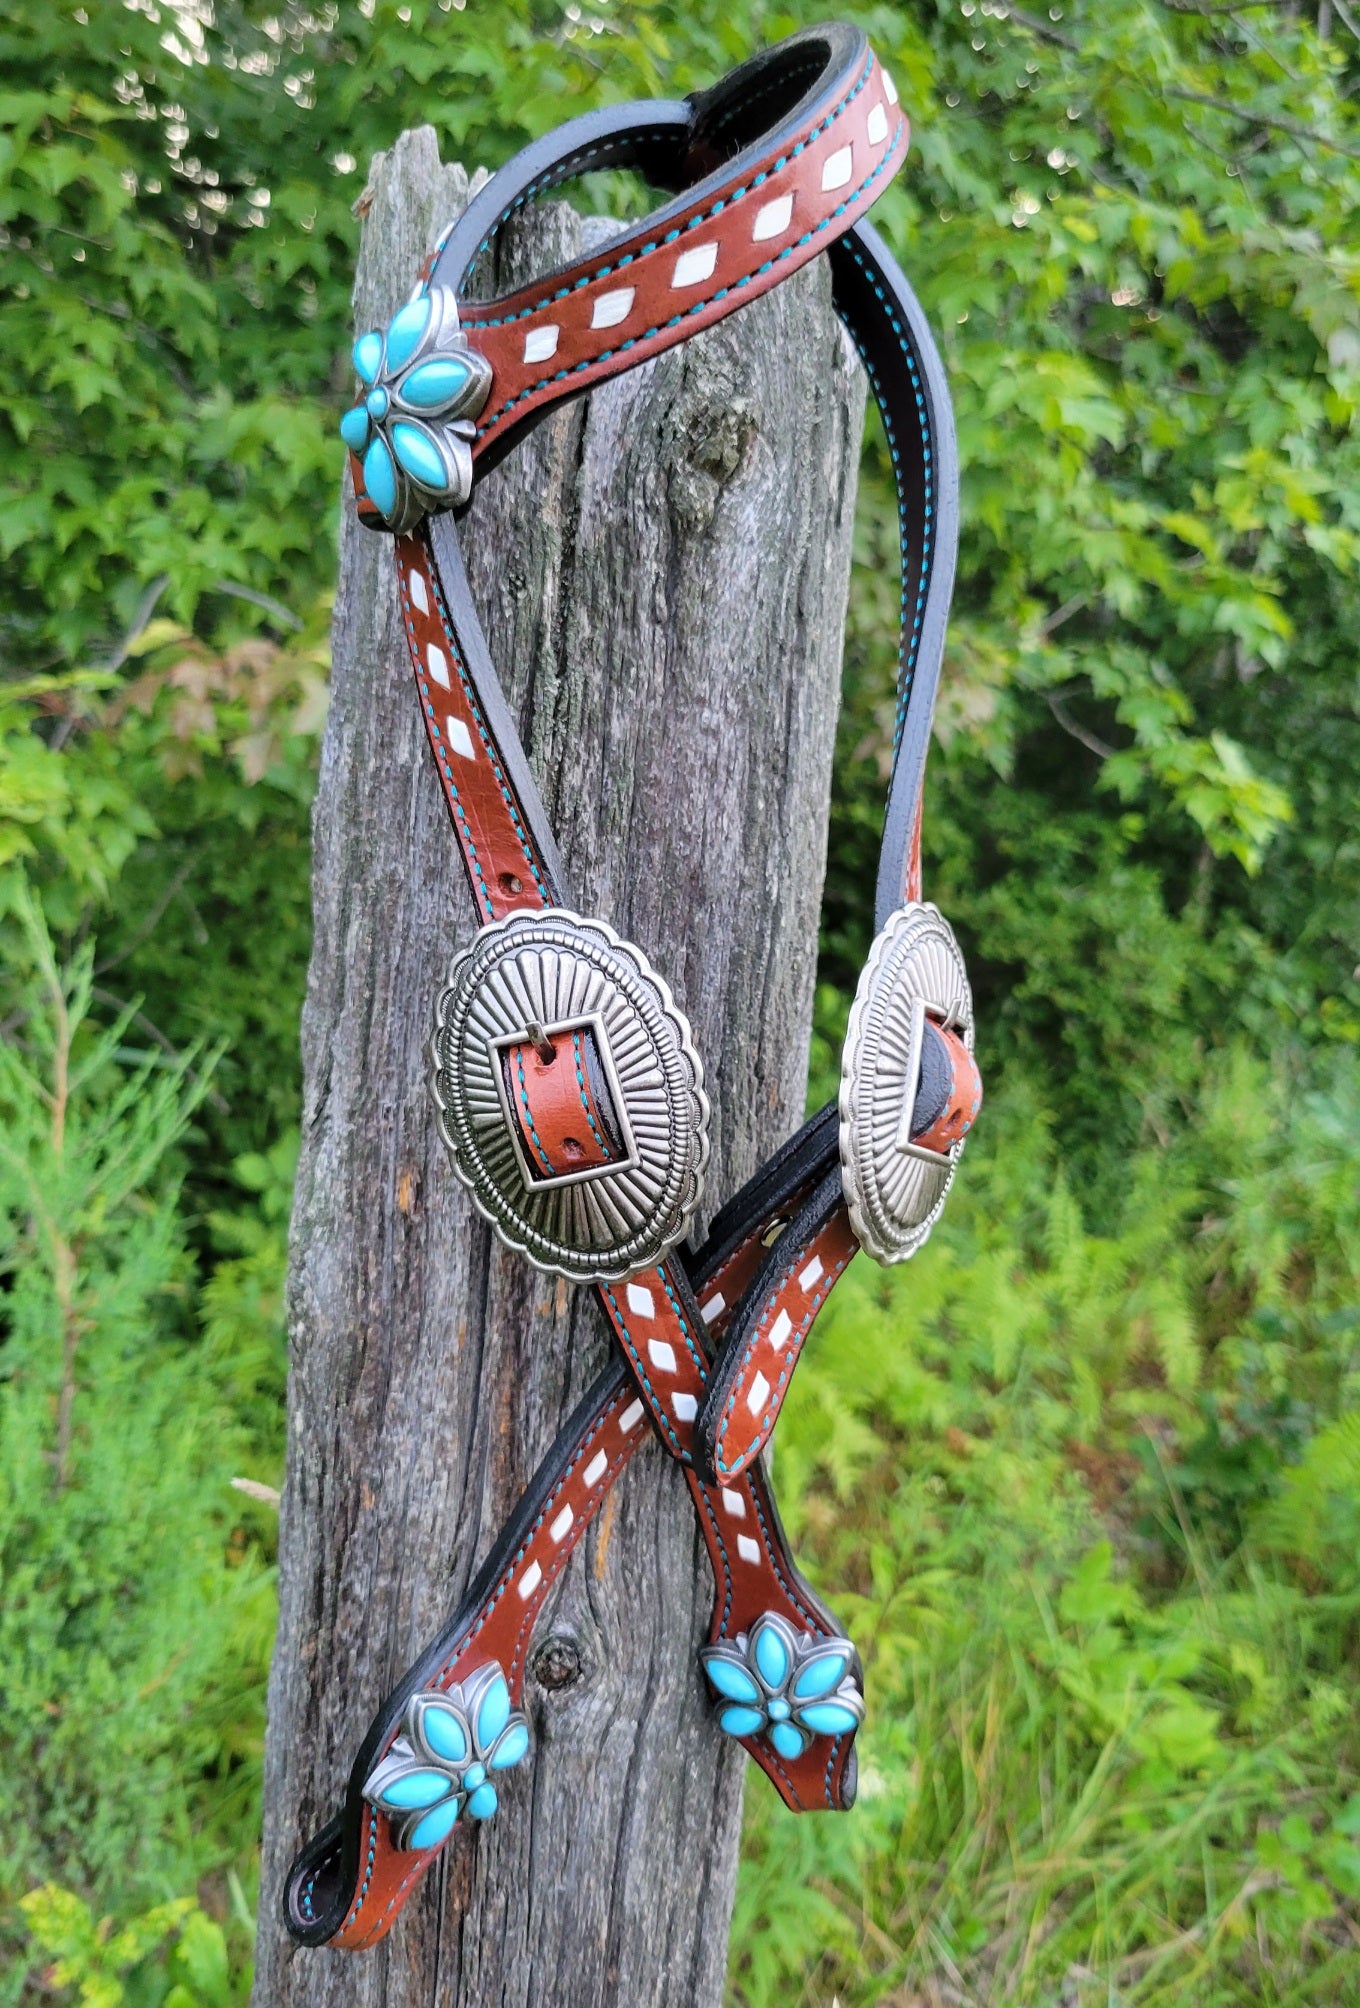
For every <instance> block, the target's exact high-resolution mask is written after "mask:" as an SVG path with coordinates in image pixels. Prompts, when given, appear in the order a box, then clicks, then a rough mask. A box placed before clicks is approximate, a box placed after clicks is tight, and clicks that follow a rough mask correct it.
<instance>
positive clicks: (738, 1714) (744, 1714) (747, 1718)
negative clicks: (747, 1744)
mask: <svg viewBox="0 0 1360 2008" xmlns="http://www.w3.org/2000/svg"><path fill="white" fill-rule="evenodd" d="M718 1727H719V1728H720V1729H725V1730H726V1731H727V1733H728V1735H729V1736H758V1735H759V1734H760V1732H761V1730H762V1729H763V1728H764V1727H765V1714H764V1710H763V1709H760V1708H724V1710H723V1711H722V1714H721V1715H720V1716H719V1717H718Z"/></svg>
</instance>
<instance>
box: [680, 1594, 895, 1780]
mask: <svg viewBox="0 0 1360 2008" xmlns="http://www.w3.org/2000/svg"><path fill="white" fill-rule="evenodd" d="M699 1658H700V1660H701V1661H702V1663H703V1669H704V1672H705V1673H706V1674H707V1675H708V1679H709V1684H710V1686H711V1687H712V1688H713V1691H714V1693H715V1694H716V1695H717V1703H716V1713H717V1717H718V1727H719V1728H720V1729H725V1730H726V1732H727V1734H728V1735H729V1736H739V1737H747V1736H765V1737H767V1738H768V1739H769V1741H770V1743H771V1744H772V1745H773V1746H774V1748H775V1749H776V1750H777V1751H778V1753H779V1755H780V1756H781V1757H787V1758H789V1759H790V1760H792V1759H793V1758H795V1757H801V1756H802V1754H803V1752H804V1751H805V1750H806V1749H807V1747H808V1745H809V1743H811V1741H812V1739H813V1737H814V1736H845V1735H848V1734H849V1733H850V1732H851V1731H852V1730H855V1729H858V1728H859V1725H860V1723H861V1722H863V1720H864V1694H863V1687H862V1678H861V1672H860V1664H859V1655H858V1653H857V1652H856V1651H855V1648H854V1647H853V1646H852V1645H851V1643H850V1641H849V1639H827V1638H821V1637H819V1636H818V1634H817V1633H816V1632H796V1631H795V1630H794V1628H793V1626H792V1625H791V1624H790V1623H789V1622H788V1620H787V1619H786V1618H781V1617H780V1616H779V1614H778V1613H777V1612H776V1611H766V1613H765V1615H764V1616H763V1617H760V1618H757V1619H756V1621H755V1623H754V1624H753V1625H752V1626H751V1629H750V1631H749V1632H738V1633H737V1636H736V1637H735V1638H734V1639H731V1640H726V1639H725V1640H723V1642H722V1643H721V1644H719V1645H706V1646H704V1648H703V1649H702V1651H701V1652H700V1654H699Z"/></svg>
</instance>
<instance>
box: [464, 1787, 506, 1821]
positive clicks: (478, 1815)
mask: <svg viewBox="0 0 1360 2008" xmlns="http://www.w3.org/2000/svg"><path fill="white" fill-rule="evenodd" d="M499 1804H500V1800H499V1799H498V1798H497V1796H496V1788H495V1786H494V1785H479V1786H478V1787H477V1789H476V1791H475V1792H474V1793H473V1795H472V1797H471V1798H470V1799H469V1800H468V1808H467V1809H468V1814H469V1816H470V1817H471V1818H472V1819H474V1820H489V1819H490V1818H491V1815H492V1814H493V1813H494V1812H495V1810H496V1808H497V1806H499Z"/></svg>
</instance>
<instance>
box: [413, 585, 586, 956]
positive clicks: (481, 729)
mask: <svg viewBox="0 0 1360 2008" xmlns="http://www.w3.org/2000/svg"><path fill="white" fill-rule="evenodd" d="M398 571H399V572H400V567H398ZM426 576H427V579H428V582H429V583H430V584H431V585H433V587H434V595H435V601H436V604H437V605H438V608H439V619H440V625H441V626H442V627H443V630H444V634H445V636H446V638H447V640H448V644H449V648H450V650H451V651H452V654H453V666H454V668H455V669H456V670H457V672H458V681H459V683H460V684H461V686H462V690H463V696H464V697H465V699H466V700H467V705H468V709H469V710H470V711H471V713H472V722H473V724H474V725H475V726H476V727H477V737H478V738H479V739H480V740H481V742H482V745H483V746H484V747H485V748H486V757H487V759H488V760H489V761H490V762H491V772H492V773H493V775H494V776H495V778H496V785H497V786H498V787H499V789H500V791H501V797H502V799H503V801H504V803H505V806H506V808H507V809H508V810H509V812H510V820H511V822H512V823H513V824H514V826H515V835H516V836H517V837H518V839H519V847H520V849H521V851H523V853H524V862H525V864H526V865H527V866H528V867H529V872H530V876H531V877H532V878H533V881H534V884H535V885H536V887H537V888H538V894H539V897H540V899H541V900H542V901H543V904H544V906H551V905H552V901H551V900H550V899H549V897H548V892H547V888H546V887H545V885H544V883H543V875H542V873H541V872H540V870H539V868H538V859H537V857H536V856H535V853H534V849H533V845H532V843H531V841H530V838H529V833H528V831H527V830H526V829H525V827H524V824H523V822H522V820H521V818H520V812H519V803H518V802H517V801H516V800H515V797H514V794H513V792H512V790H511V787H510V784H509V782H508V781H507V780H506V778H505V772H504V770H503V768H502V766H501V761H500V753H499V750H498V749H497V746H496V742H495V740H494V739H493V738H492V736H491V733H490V731H489V730H488V728H487V724H486V720H485V719H484V718H483V717H482V708H481V706H480V704H478V702H477V695H476V692H475V691H474V689H473V687H472V681H471V679H470V677H469V676H468V673H467V669H466V667H465V666H464V663H463V655H462V650H461V649H460V648H459V646H458V640H457V636H456V635H455V633H454V627H453V621H452V619H451V618H450V615H449V610H448V607H447V606H446V605H445V602H444V593H443V589H442V587H441V586H440V583H439V577H438V574H437V572H436V570H435V567H434V566H433V565H430V566H429V567H428V569H427V574H426ZM404 592H405V583H404V581H403V593H404ZM410 632H411V638H412V642H413V643H414V640H415V635H414V630H413V629H411V630H410ZM416 674H417V676H419V675H420V674H421V670H420V665H419V661H418V660H417V661H416ZM422 687H423V686H422ZM425 695H426V699H427V701H428V697H429V692H428V689H426V692H425ZM431 716H433V711H431ZM436 736H437V731H436ZM444 772H445V774H446V775H448V781H449V786H450V787H453V786H454V782H453V776H452V774H450V773H449V771H448V768H447V767H445V769H444ZM454 792H455V793H457V790H456V788H455V789H454ZM478 875H479V876H480V875H481V874H480V870H479V874H478ZM487 911H488V913H489V914H491V917H492V918H494V911H493V909H492V908H491V906H490V903H489V898H488V907H487Z"/></svg>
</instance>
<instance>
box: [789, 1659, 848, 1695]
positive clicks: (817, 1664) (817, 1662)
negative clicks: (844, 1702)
mask: <svg viewBox="0 0 1360 2008" xmlns="http://www.w3.org/2000/svg"><path fill="white" fill-rule="evenodd" d="M849 1664H850V1651H849V1648H848V1647H846V1646H834V1647H833V1648H832V1649H831V1651H830V1652H819V1653H818V1654H817V1656H816V1658H815V1659H810V1660H809V1661H808V1662H807V1664H806V1665H805V1666H804V1668H803V1670H802V1672H801V1673H800V1674H799V1676H798V1678H797V1680H795V1681H794V1683H793V1693H794V1699H795V1700H796V1701H811V1700H813V1699H814V1698H815V1697H816V1696H817V1695H819V1694H830V1692H831V1690H832V1688H833V1687H839V1686H840V1684H841V1680H842V1677H843V1676H844V1673H845V1669H846V1667H847V1666H848V1665H849Z"/></svg>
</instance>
